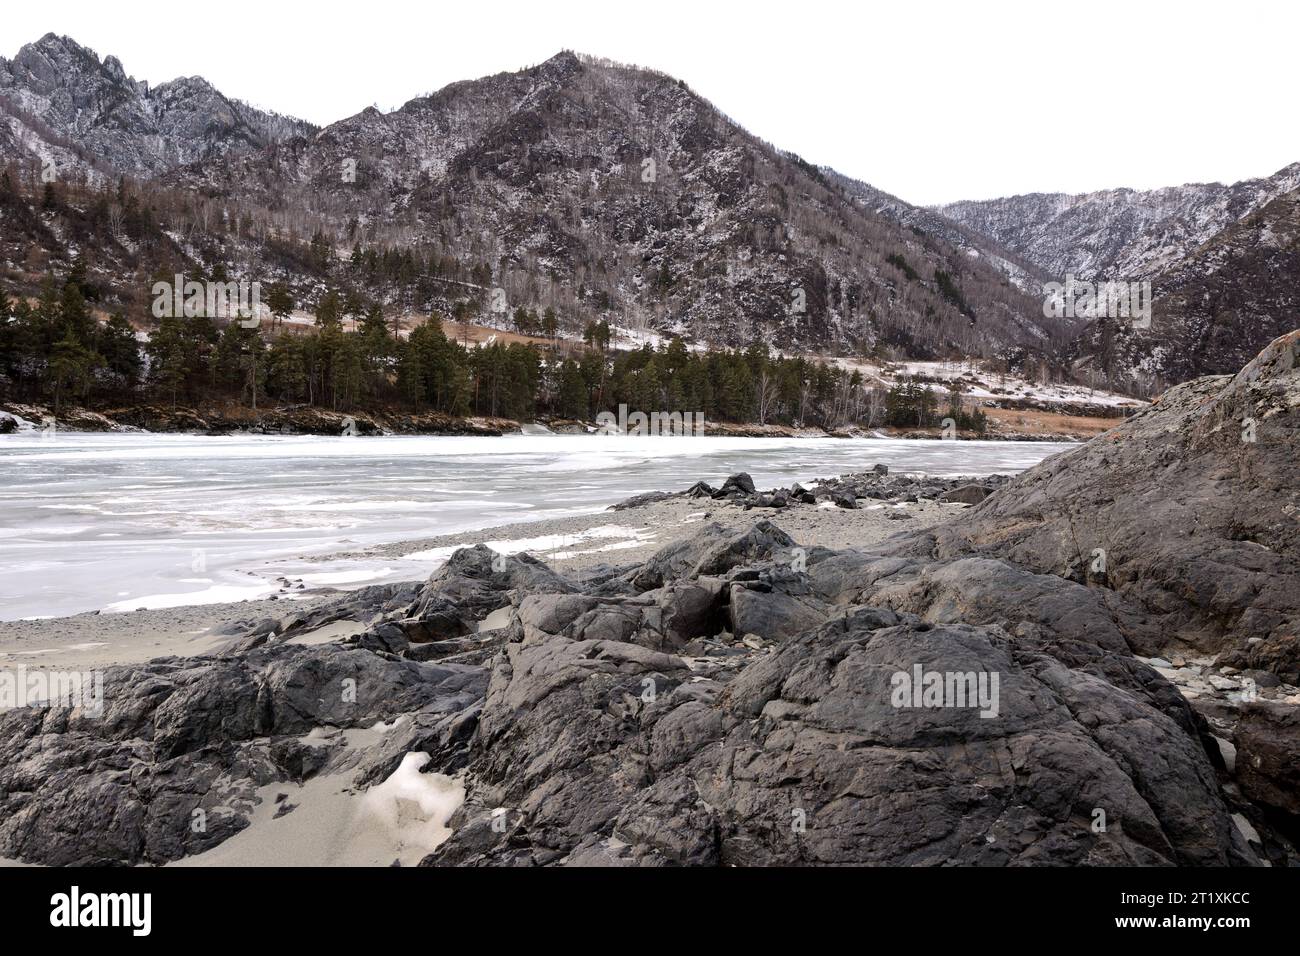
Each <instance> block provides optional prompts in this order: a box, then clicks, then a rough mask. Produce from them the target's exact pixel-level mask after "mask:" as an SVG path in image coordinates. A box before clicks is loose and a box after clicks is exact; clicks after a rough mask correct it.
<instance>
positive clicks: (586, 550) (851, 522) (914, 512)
mask: <svg viewBox="0 0 1300 956" xmlns="http://www.w3.org/2000/svg"><path fill="white" fill-rule="evenodd" d="M966 507H968V506H967V505H962V504H945V503H940V502H934V501H924V500H923V501H920V502H915V503H909V504H902V505H892V504H884V503H877V504H868V505H866V506H865V507H863V508H861V509H858V510H846V509H842V508H816V507H798V508H787V509H784V510H779V511H776V510H773V509H754V510H751V511H745V510H744V509H743V508H741V507H739V506H737V505H734V504H730V503H727V502H722V501H712V500H709V499H686V498H673V499H669V500H666V501H658V502H653V503H650V504H646V505H641V506H638V507H634V508H628V509H626V510H622V511H615V510H612V509H609V510H605V511H601V512H598V513H595V514H590V515H580V516H576V517H568V518H557V519H551V520H547V521H534V522H521V523H513V524H503V525H498V526H495V527H491V528H485V529H483V530H481V531H474V532H467V533H461V534H448V535H439V536H436V537H429V538H417V539H412V540H407V541H399V542H394V543H391V544H386V545H382V546H377V547H374V548H368V549H365V550H360V551H355V552H350V553H347V554H340V555H338V557H346V558H360V559H364V558H376V559H384V558H396V557H408V558H409V557H411V556H415V560H414V561H413V562H412V565H413V567H423V568H424V571H423V574H421V575H413V578H415V577H427V576H428V574H430V573H432V572H433V571H434V570H435V569H436V568H437V567H438V566H440V565H441V564H442V562H443V561H444V560H445V558H446V556H447V555H449V554H450V553H451V552H452V551H454V550H455V549H456V548H457V547H465V546H472V545H475V544H479V543H487V544H489V545H492V546H495V547H497V549H498V550H501V551H505V552H507V553H513V552H516V551H528V552H530V553H532V554H534V555H535V556H537V557H539V558H541V559H543V560H545V561H546V562H547V563H548V564H551V565H553V566H554V567H556V568H557V569H560V570H564V569H573V570H581V569H584V568H588V567H591V566H593V565H597V564H612V565H623V564H633V563H637V562H640V561H644V560H645V559H646V558H647V557H649V556H650V555H651V554H653V553H654V552H655V551H658V550H659V549H660V548H662V547H663V546H664V545H667V544H670V543H672V542H674V541H677V540H680V539H681V538H685V537H688V536H689V535H691V534H693V533H694V532H695V530H696V529H698V527H699V525H700V524H701V523H703V522H705V521H717V522H720V523H722V524H724V525H726V526H728V527H737V528H738V527H747V526H748V525H750V524H752V523H753V522H754V521H757V520H758V519H759V518H770V519H772V520H773V521H775V522H776V524H777V525H778V526H780V527H781V528H782V529H783V530H785V531H786V532H787V533H788V534H790V535H791V537H793V538H794V539H795V540H796V541H798V542H799V543H800V544H802V545H804V546H807V547H811V546H821V547H826V548H848V547H858V546H866V545H871V544H874V543H876V542H878V541H882V540H884V539H885V538H887V537H889V536H890V535H892V534H895V533H897V532H899V531H903V530H915V529H916V528H922V527H929V526H931V525H935V524H938V523H940V522H942V521H944V520H946V519H947V518H949V517H950V516H952V515H954V514H957V513H959V512H961V511H962V510H963V509H965V508H966ZM902 515H907V516H908V517H906V518H903V517H900V516H902ZM891 516H892V517H891ZM337 593H338V592H336V591H312V592H308V593H305V594H301V593H294V594H286V595H284V596H283V597H279V596H277V597H276V598H275V599H270V600H260V601H239V602H235V603H229V604H206V605H193V606H186V607H174V608H165V609H159V610H143V611H129V612H125V613H119V614H102V613H95V612H91V613H86V614H77V615H73V616H70V617H62V618H47V619H43V620H30V621H6V622H0V667H16V666H18V665H24V666H26V667H27V668H28V669H35V668H42V669H50V670H84V669H94V668H101V667H108V666H111V665H113V664H128V663H140V662H143V661H147V660H151V659H154V658H158V657H169V656H190V655H198V654H207V653H212V652H214V651H218V650H220V649H221V648H222V647H223V646H224V645H225V644H226V643H227V642H228V640H229V638H228V637H227V636H226V635H224V634H221V633H219V632H220V631H221V629H222V628H223V626H224V625H227V624H229V623H230V622H232V621H240V620H246V621H257V620H260V619H263V618H267V617H282V616H284V615H285V614H286V613H287V610H286V605H291V606H292V607H293V608H294V609H295V610H307V609H310V608H312V607H314V606H316V605H317V604H320V603H321V602H324V601H326V600H329V599H330V597H332V596H335V595H337ZM355 630H356V628H355V627H349V625H348V624H347V623H346V622H345V623H343V624H339V625H330V628H329V629H324V628H322V629H321V630H320V631H318V632H313V633H310V634H302V635H298V636H296V637H295V638H294V639H295V640H297V641H312V642H314V641H323V640H338V639H341V638H343V637H346V636H348V635H350V634H352V633H355Z"/></svg>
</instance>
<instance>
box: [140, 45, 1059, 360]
mask: <svg viewBox="0 0 1300 956" xmlns="http://www.w3.org/2000/svg"><path fill="white" fill-rule="evenodd" d="M160 182H161V183H163V184H165V185H167V186H169V187H172V188H177V189H184V190H189V191H195V192H198V193H200V194H202V195H204V196H206V197H208V198H210V199H212V200H213V201H215V202H217V203H219V204H223V205H228V204H231V203H239V204H241V205H242V206H251V207H256V208H260V209H264V210H271V211H273V212H275V213H276V215H277V216H279V219H278V223H279V225H280V226H281V227H282V228H284V227H287V228H293V229H297V230H298V231H300V232H301V231H303V230H306V229H310V228H312V226H311V225H310V223H315V224H316V227H318V228H319V229H320V230H321V231H322V232H323V233H324V234H325V236H326V238H327V239H328V241H329V243H330V245H331V246H332V247H333V248H334V249H335V251H336V253H337V254H338V255H347V254H348V253H349V252H350V251H351V249H352V248H353V246H354V245H356V244H357V243H358V242H361V243H366V244H370V243H377V244H380V245H383V246H385V247H392V246H412V245H421V244H424V245H425V246H427V247H431V248H433V249H434V250H435V251H436V252H437V254H438V255H439V256H442V257H450V258H452V259H455V260H456V261H459V262H462V263H469V262H473V263H479V264H483V265H484V266H485V267H486V269H487V270H488V271H489V272H490V274H491V278H490V280H488V281H487V282H483V283H482V284H483V285H490V286H493V287H496V288H500V289H501V290H502V291H503V293H504V298H505V300H506V301H507V302H508V307H509V308H510V309H513V308H515V307H516V305H517V304H520V305H525V306H533V305H539V306H553V307H555V308H556V309H557V311H558V312H560V313H561V315H567V316H587V317H602V316H603V317H606V318H608V319H609V321H611V323H612V324H614V325H615V326H617V327H623V328H628V329H631V330H649V331H654V332H658V333H661V334H677V335H681V336H683V337H685V338H688V339H690V340H692V341H696V342H701V343H713V344H727V345H743V344H748V343H749V342H751V341H754V340H755V339H756V338H761V339H763V340H765V341H767V342H769V343H770V344H772V345H773V346H774V347H776V348H780V349H784V350H794V351H819V350H838V351H871V350H884V351H885V352H888V353H891V354H898V355H929V356H939V355H950V354H963V355H971V354H975V355H988V354H995V353H999V352H1001V351H1003V350H1005V349H1007V348H1010V347H1016V346H1019V347H1027V348H1035V349H1042V348H1046V347H1048V346H1050V345H1051V344H1052V341H1053V336H1054V335H1057V334H1058V333H1059V328H1058V326H1056V325H1053V324H1052V323H1050V322H1047V321H1046V320H1044V319H1043V317H1042V311H1041V305H1040V303H1039V302H1038V301H1037V300H1035V299H1033V298H1030V297H1027V296H1026V295H1025V294H1024V293H1023V292H1021V290H1019V289H1017V288H1015V287H1014V286H1013V285H1012V284H1011V283H1009V282H1008V281H1007V279H1006V278H1005V277H1004V276H1003V275H1002V274H1000V273H999V272H998V270H997V269H996V268H994V267H992V266H991V265H989V264H988V263H986V262H984V261H982V260H980V259H978V258H972V257H970V256H968V255H966V254H964V253H963V252H962V251H960V250H959V249H957V248H955V247H954V246H953V245H952V244H951V243H949V242H948V241H946V240H945V239H944V238H943V237H942V236H934V235H930V234H928V233H925V231H924V230H923V229H913V228H907V227H904V226H902V225H900V223H899V222H897V221H896V220H895V219H893V218H891V217H889V216H887V215H882V214H880V213H878V212H877V211H875V210H872V209H870V208H867V207H866V206H864V205H863V204H861V203H860V202H858V201H857V200H855V198H854V196H853V195H851V194H850V193H849V191H848V190H846V189H845V187H844V186H843V184H842V183H840V182H837V181H836V180H834V179H832V178H830V177H828V176H827V175H825V174H824V173H823V172H822V171H821V170H819V169H818V168H816V167H815V166H813V165H811V164H809V163H807V162H805V161H804V160H802V159H800V158H799V157H798V156H796V155H793V154H790V153H784V152H781V151H779V150H777V149H776V148H774V147H772V146H771V145H769V144H767V143H764V142H762V141H761V140H759V139H757V138H755V137H754V136H752V135H750V134H749V133H747V132H746V131H745V130H743V129H741V128H740V127H739V126H738V125H736V124H735V123H734V122H732V121H731V120H729V119H728V118H726V117H725V116H723V115H722V114H721V113H720V112H719V111H718V110H716V109H715V108H714V107H713V106H712V105H710V104H709V103H707V102H706V101H704V100H703V99H702V98H700V97H699V96H697V95H695V94H694V93H693V92H692V91H691V90H690V89H689V88H688V87H687V86H686V85H685V84H684V83H682V82H680V81H677V80H674V79H673V78H671V77H668V76H665V75H663V74H661V73H656V72H653V71H649V70H643V69H637V68H632V67H626V66H620V65H617V64H613V63H610V62H608V61H604V60H596V59H592V58H585V57H579V56H577V55H575V54H573V53H570V52H564V53H560V54H558V55H556V56H554V57H552V58H551V59H549V60H547V61H546V62H544V63H542V64H540V65H538V66H536V67H533V68H531V69H527V70H523V71H520V72H516V73H503V74H498V75H496V76H491V77H487V78H484V79H480V80H474V81H468V82H461V83H455V84H452V85H451V86H448V87H446V88H445V89H443V90H440V91H438V92H436V93H434V94H433V95H431V96H426V97H421V98H418V99H414V100H411V101H410V102H408V103H406V104H405V105H404V106H402V107H401V108H400V109H398V110H395V111H394V112H391V113H387V114H385V113H380V112H378V111H377V110H374V109H368V110H365V111H364V112H362V113H359V114H357V115H356V116H352V117H349V118H347V119H344V120H341V121H340V122H337V123H334V124H333V125H330V126H328V127H326V128H325V129H323V130H321V131H320V132H319V133H318V134H316V135H315V136H312V137H295V138H293V139H289V140H285V141H282V142H280V143H277V144H274V145H272V146H271V147H269V148H268V149H266V150H263V151H258V152H245V153H242V154H238V155H234V156H230V157H224V158H222V159H219V160H208V161H204V162H200V163H196V164H193V165H190V166H186V167H183V168H176V169H173V170H172V171H170V172H169V173H167V174H165V175H164V176H162V177H160ZM308 217H314V218H310V219H309V218H308ZM459 291H460V290H459V289H458V290H457V292H458V293H459Z"/></svg>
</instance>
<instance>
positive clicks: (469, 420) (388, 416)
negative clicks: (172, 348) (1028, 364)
mask: <svg viewBox="0 0 1300 956" xmlns="http://www.w3.org/2000/svg"><path fill="white" fill-rule="evenodd" d="M49 421H54V422H55V423H56V424H57V427H58V428H59V429H62V430H65V431H74V432H114V431H143V432H151V433H158V434H193V435H231V434H253V435H322V436H331V435H334V436H336V435H343V434H349V435H481V436H490V437H499V436H501V435H518V434H521V433H528V431H529V429H536V430H537V432H538V433H542V434H545V433H547V432H551V433H554V434H560V435H583V434H592V433H594V432H595V431H596V430H597V429H596V425H595V424H593V423H591V422H581V421H576V420H572V419H539V420H537V421H533V422H520V421H516V420H514V419H510V418H492V417H482V416H470V417H463V418H462V417H456V416H452V415H444V414H441V413H438V412H423V413H418V414H411V413H399V412H394V411H355V412H351V413H345V412H336V411H331V410H329V409H324V408H317V407H315V406H309V405H300V406H293V407H288V408H269V409H262V410H260V411H259V410H254V409H250V408H245V407H243V406H226V407H222V408H203V409H194V408H184V407H179V408H169V407H165V406H158V405H132V406H128V407H124V408H111V409H104V410H103V411H92V410H90V409H84V408H70V409H63V410H61V411H60V413H59V414H58V415H55V414H54V412H53V409H51V408H47V407H45V406H40V405H23V404H15V403H8V404H0V434H12V433H14V432H18V431H21V430H22V429H23V428H24V427H40V426H41V424H42V423H44V422H49ZM701 434H703V435H704V436H706V437H711V438H843V439H853V438H880V437H886V438H909V439H918V438H920V439H935V438H938V437H939V435H938V432H937V431H933V430H931V431H918V430H898V429H887V430H883V431H880V430H867V429H863V428H860V427H858V426H847V427H844V428H835V429H829V430H828V429H824V428H818V427H811V426H810V427H794V426H790V425H774V424H766V425H761V424H758V423H756V422H751V423H748V424H740V423H735V422H708V423H706V425H705V426H704V428H703V429H702V431H701ZM961 437H962V438H967V439H978V438H983V439H986V440H998V441H1045V442H1069V441H1079V440H1081V439H1084V438H1087V437H1088V434H1087V433H1085V432H1083V431H1077V432H1044V433H1035V434H1018V433H1014V432H1006V433H1002V432H999V433H996V434H994V433H990V434H987V435H982V436H981V435H976V434H974V433H969V434H968V433H962V435H961Z"/></svg>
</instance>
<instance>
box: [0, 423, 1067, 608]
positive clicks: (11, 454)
mask: <svg viewBox="0 0 1300 956" xmlns="http://www.w3.org/2000/svg"><path fill="white" fill-rule="evenodd" d="M1075 447H1078V446H1076V445H1058V444H1047V443H1039V442H976V441H915V440H888V439H875V440H841V439H829V438H827V439H809V438H799V439H766V438H622V437H600V436H547V435H544V436H533V435H516V436H507V437H502V438H455V437H424V436H415V437H406V436H402V437H375V438H363V437H356V438H338V437H271V436H231V437H207V436H193V435H152V434H72V433H67V432H61V433H59V434H58V435H57V436H56V437H54V438H52V439H50V440H43V439H42V437H41V436H40V435H39V434H31V433H28V434H19V435H7V436H0V620H14V619H17V618H24V617H50V616H61V615H65V614H72V613H76V612H79V611H86V610H96V609H103V610H106V611H123V610H132V609H134V608H137V607H167V606H174V605H179V604H197V603H205V602H212V601H230V600H240V599H243V598H255V597H261V596H264V595H266V594H269V593H272V592H273V591H274V590H275V589H276V586H277V585H276V584H275V580H276V579H277V578H278V577H280V576H281V575H289V576H292V577H295V578H301V579H303V580H304V581H305V582H306V583H307V584H308V585H309V586H312V585H315V586H322V585H333V586H343V587H347V586H354V585H361V584H366V583H370V582H374V581H381V580H412V579H415V578H419V577H423V576H426V575H427V574H428V573H429V572H430V570H431V568H432V566H433V565H432V563H431V562H430V561H429V560H425V561H422V562H421V561H414V560H407V559H397V560H390V561H387V562H372V563H369V564H367V563H364V562H356V561H331V560H330V559H329V556H330V555H331V554H333V553H337V552H341V551H355V550H357V549H359V548H364V547H367V546H369V545H375V544H382V543H387V542H393V541H399V540H404V539H410V538H422V537H428V536H432V535H439V534H447V533H458V532H472V531H474V530H477V529H481V528H487V527H492V526H494V525H500V524H505V523H508V522H513V521H531V520H539V519H544V518H552V517H560V516H564V515H573V514H584V513H593V512H597V511H600V510H602V509H603V508H604V507H606V506H607V505H610V504H613V503H614V502H617V501H621V500H622V499H624V498H627V497H629V496H630V495H634V494H637V493H640V492H644V491H658V490H667V491H677V490H681V489H683V488H686V487H688V486H689V485H691V484H692V483H694V482H695V481H697V480H700V479H703V480H706V481H709V482H711V483H714V484H716V483H718V482H720V481H721V480H722V479H723V478H725V477H726V476H727V475H729V474H731V473H734V472H737V471H747V472H749V473H750V474H751V475H752V476H753V477H754V481H755V482H756V484H757V485H758V487H760V488H769V487H773V486H776V485H786V484H789V483H791V482H793V481H803V482H808V481H810V480H812V479H814V478H818V477H829V476H832V475H837V474H844V473H847V472H852V471H861V470H864V469H867V468H870V467H871V466H872V465H873V464H875V463H877V462H883V463H884V464H886V465H888V466H889V467H890V469H891V470H892V471H912V472H927V473H930V474H936V475H963V474H970V475H976V474H991V473H994V472H1002V473H1015V472H1019V471H1022V470H1024V469H1025V468H1028V467H1030V466H1031V465H1034V464H1036V463H1037V462H1038V461H1040V460H1041V459H1043V458H1045V457H1046V456H1048V455H1051V454H1054V453H1056V452H1058V451H1062V450H1065V449H1069V448H1075ZM526 533H527V529H526V528H525V529H521V535H520V537H525V536H526Z"/></svg>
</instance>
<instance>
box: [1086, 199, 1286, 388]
mask: <svg viewBox="0 0 1300 956" xmlns="http://www.w3.org/2000/svg"><path fill="white" fill-rule="evenodd" d="M1152 289H1153V291H1154V294H1155V298H1154V301H1153V303H1152V310H1151V311H1152V320H1151V327H1150V328H1149V329H1144V330H1135V329H1131V328H1128V327H1127V325H1126V324H1117V323H1115V322H1113V321H1102V322H1094V323H1092V324H1091V325H1090V326H1089V327H1088V329H1087V330H1086V331H1085V332H1084V334H1083V335H1082V336H1081V337H1080V338H1079V340H1078V341H1077V342H1076V343H1074V345H1073V347H1072V353H1073V356H1074V359H1075V366H1076V368H1078V369H1079V370H1080V371H1087V370H1090V369H1097V370H1098V371H1100V372H1101V374H1102V375H1103V376H1104V377H1106V378H1108V379H1111V380H1114V379H1116V378H1118V379H1121V380H1123V379H1127V380H1129V381H1131V382H1143V381H1146V382H1152V383H1153V384H1155V385H1157V386H1158V385H1160V384H1165V383H1175V382H1182V381H1186V380H1187V379H1190V378H1195V377H1197V376H1200V375H1224V374H1228V373H1230V372H1232V371H1233V370H1234V369H1237V368H1239V367H1241V366H1242V365H1244V364H1245V361H1246V360H1248V359H1249V358H1250V357H1251V356H1253V355H1255V354H1256V353H1257V352H1258V351H1259V350H1260V349H1262V348H1263V347H1264V345H1267V344H1268V343H1269V342H1271V341H1273V339H1275V338H1277V337H1278V336H1280V335H1282V334H1284V333H1286V332H1289V331H1291V330H1292V329H1294V328H1295V327H1296V324H1297V317H1298V316H1300V189H1293V190H1292V191H1291V192H1289V193H1286V194H1284V195H1282V196H1279V197H1277V198H1276V199H1273V200H1272V201H1271V202H1269V203H1268V204H1266V205H1265V206H1263V207H1262V208H1261V209H1258V210H1256V211H1255V212H1253V213H1251V214H1250V215H1248V216H1246V217H1245V218H1244V219H1242V220H1241V221H1240V222H1237V223H1234V224H1233V225H1231V226H1229V227H1228V228H1226V229H1224V230H1223V231H1222V232H1220V233H1218V234H1217V235H1215V236H1214V237H1213V238H1212V239H1210V240H1209V241H1208V242H1206V243H1205V244H1203V245H1202V246H1200V247H1199V248H1198V249H1196V250H1195V251H1193V252H1192V253H1191V254H1190V255H1188V256H1187V257H1185V258H1183V259H1181V260H1180V261H1178V262H1177V263H1175V264H1174V265H1173V266H1172V267H1170V268H1169V269H1166V270H1165V271H1164V272H1161V273H1160V274H1159V275H1157V276H1156V277H1155V278H1154V279H1152Z"/></svg>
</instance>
